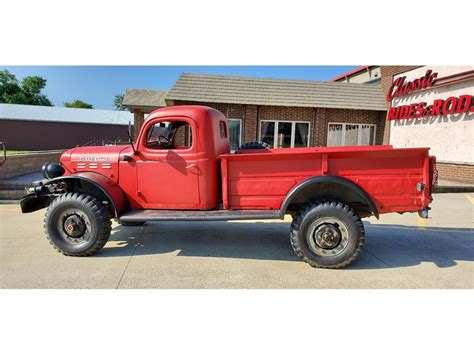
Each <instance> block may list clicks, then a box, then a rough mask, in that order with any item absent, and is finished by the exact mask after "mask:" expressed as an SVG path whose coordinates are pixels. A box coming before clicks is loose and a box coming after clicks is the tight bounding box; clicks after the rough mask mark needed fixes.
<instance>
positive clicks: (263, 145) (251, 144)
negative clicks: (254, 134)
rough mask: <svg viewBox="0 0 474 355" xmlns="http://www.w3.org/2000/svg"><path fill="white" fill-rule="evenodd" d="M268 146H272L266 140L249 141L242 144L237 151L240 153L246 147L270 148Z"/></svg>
mask: <svg viewBox="0 0 474 355" xmlns="http://www.w3.org/2000/svg"><path fill="white" fill-rule="evenodd" d="M268 148H270V146H269V145H268V144H267V143H264V142H247V143H244V144H242V145H241V146H240V147H239V148H238V149H237V151H236V152H235V153H236V154H239V153H241V152H242V151H243V150H246V149H268Z"/></svg>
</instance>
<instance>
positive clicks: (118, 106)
mask: <svg viewBox="0 0 474 355" xmlns="http://www.w3.org/2000/svg"><path fill="white" fill-rule="evenodd" d="M122 102H123V94H122V95H115V98H114V107H115V108H116V109H117V110H121V111H124V110H125V109H126V108H125V107H124V106H123V104H122Z"/></svg>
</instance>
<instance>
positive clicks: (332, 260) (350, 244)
mask: <svg viewBox="0 0 474 355" xmlns="http://www.w3.org/2000/svg"><path fill="white" fill-rule="evenodd" d="M364 239H365V231H364V225H363V224H362V221H361V220H360V218H359V216H358V215H356V214H355V213H354V211H353V210H352V209H351V208H350V207H349V206H347V205H345V204H342V203H340V202H336V201H326V202H319V203H311V204H308V205H306V206H305V207H303V208H302V209H301V210H300V211H299V212H298V214H297V216H296V218H295V219H294V220H293V222H292V224H291V229H290V242H291V245H292V247H293V250H294V251H295V253H296V255H298V256H299V257H300V258H302V259H303V260H304V261H305V262H307V263H308V264H310V265H311V266H313V267H318V268H328V269H338V268H342V267H344V266H347V265H349V264H350V263H352V262H353V261H354V260H355V259H356V258H357V256H358V255H359V253H360V251H361V249H362V245H363V244H364Z"/></svg>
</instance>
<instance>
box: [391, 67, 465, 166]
mask: <svg viewBox="0 0 474 355" xmlns="http://www.w3.org/2000/svg"><path fill="white" fill-rule="evenodd" d="M429 70H431V73H432V74H431V73H427V72H428V71H429ZM473 70H474V67H472V66H469V67H466V66H449V67H446V66H425V67H421V68H417V69H415V70H412V71H409V72H406V73H403V74H400V75H397V76H395V77H394V78H393V80H394V81H393V82H394V83H397V79H398V83H400V84H404V85H406V84H407V83H408V85H406V87H408V89H407V90H405V91H403V90H401V92H400V93H399V95H397V94H395V95H393V98H392V101H391V102H392V107H393V108H394V110H393V112H396V113H397V109H396V108H397V107H398V108H399V111H404V113H403V114H402V115H403V116H401V117H418V118H399V117H400V116H397V118H398V119H393V120H391V121H390V144H391V145H393V146H394V147H396V148H408V147H410V148H411V147H429V148H431V150H430V155H435V156H436V158H437V160H438V161H440V162H452V163H464V164H466V163H467V164H474V145H473V142H474V112H472V104H474V102H471V97H472V96H473V95H474V79H473V76H472V71H473ZM466 73H467V74H466ZM429 75H432V76H433V75H434V77H435V79H434V80H438V83H441V82H443V81H444V82H445V83H448V84H446V85H436V84H435V85H434V86H430V83H429V79H430V78H429ZM463 75H464V76H463ZM402 77H405V79H404V80H403V81H402V79H401V78H402ZM466 77H467V78H468V79H467V80H466ZM422 78H425V79H422ZM417 79H418V80H417ZM435 83H436V81H435ZM400 86H401V85H400ZM410 88H411V89H410ZM390 92H391V93H395V92H396V87H394V88H393V90H392V88H391V91H390ZM473 100H474V99H473ZM420 103H421V104H420ZM433 103H434V105H433ZM415 104H419V105H415ZM403 106H404V107H403ZM403 109H405V110H403ZM423 110H424V112H425V114H423V113H422V112H423ZM408 111H411V112H410V114H407V112H408ZM393 112H391V113H390V114H389V118H390V115H391V114H393ZM417 112H419V113H420V114H416V113H417ZM450 112H452V113H450ZM457 112H458V113H457ZM449 113H450V114H449ZM397 114H398V113H397ZM393 116H394V117H395V114H393Z"/></svg>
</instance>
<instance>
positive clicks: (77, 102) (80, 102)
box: [64, 100, 94, 108]
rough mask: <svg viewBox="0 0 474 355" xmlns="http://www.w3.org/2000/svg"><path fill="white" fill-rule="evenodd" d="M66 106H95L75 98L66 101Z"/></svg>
mask: <svg viewBox="0 0 474 355" xmlns="http://www.w3.org/2000/svg"><path fill="white" fill-rule="evenodd" d="M64 107H73V108H94V107H93V106H92V105H91V104H88V103H87V102H84V101H81V100H74V101H73V102H64Z"/></svg>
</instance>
